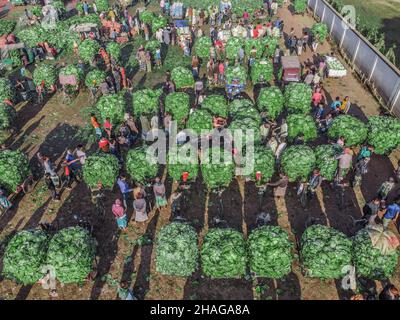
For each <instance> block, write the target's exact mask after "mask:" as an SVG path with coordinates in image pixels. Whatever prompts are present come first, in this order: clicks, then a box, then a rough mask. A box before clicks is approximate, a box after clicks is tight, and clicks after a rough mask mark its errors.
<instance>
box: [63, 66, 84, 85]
mask: <svg viewBox="0 0 400 320" xmlns="http://www.w3.org/2000/svg"><path fill="white" fill-rule="evenodd" d="M59 74H60V75H63V76H75V79H76V83H77V84H79V82H81V80H82V79H83V76H84V73H83V70H82V69H81V68H78V67H77V66H75V65H73V64H70V65H68V66H66V67H64V68H62V69H61V70H60V73H59Z"/></svg>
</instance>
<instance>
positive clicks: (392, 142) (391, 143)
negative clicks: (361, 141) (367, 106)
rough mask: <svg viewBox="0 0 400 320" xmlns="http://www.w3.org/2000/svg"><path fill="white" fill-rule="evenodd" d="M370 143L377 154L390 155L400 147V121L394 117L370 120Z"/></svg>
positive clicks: (379, 117) (374, 117)
mask: <svg viewBox="0 0 400 320" xmlns="http://www.w3.org/2000/svg"><path fill="white" fill-rule="evenodd" d="M368 143H369V144H370V145H371V146H373V147H374V148H375V153H377V154H382V155H383V154H388V153H390V152H391V151H393V150H394V149H396V148H397V147H398V146H399V145H400V120H399V119H397V118H394V117H383V116H372V117H369V118H368Z"/></svg>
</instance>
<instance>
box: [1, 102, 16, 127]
mask: <svg viewBox="0 0 400 320" xmlns="http://www.w3.org/2000/svg"><path fill="white" fill-rule="evenodd" d="M16 118H17V112H16V111H15V109H14V108H13V107H12V106H10V105H8V104H6V103H1V102H0V130H8V129H11V128H12V127H13V126H14V124H15V119H16Z"/></svg>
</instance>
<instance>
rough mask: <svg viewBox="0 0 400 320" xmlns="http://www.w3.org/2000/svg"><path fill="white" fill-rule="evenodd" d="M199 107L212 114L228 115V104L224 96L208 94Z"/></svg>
mask: <svg viewBox="0 0 400 320" xmlns="http://www.w3.org/2000/svg"><path fill="white" fill-rule="evenodd" d="M201 107H202V109H204V110H207V111H208V112H209V113H210V114H212V115H213V116H220V117H224V118H225V117H227V116H228V104H227V102H226V100H225V97H224V96H221V95H216V94H213V95H209V96H207V97H206V98H205V99H204V101H203V103H202V105H201Z"/></svg>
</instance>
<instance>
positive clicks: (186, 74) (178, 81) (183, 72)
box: [171, 67, 194, 89]
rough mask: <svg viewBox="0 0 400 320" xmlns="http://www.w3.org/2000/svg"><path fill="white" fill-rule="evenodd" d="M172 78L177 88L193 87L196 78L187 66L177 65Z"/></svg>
mask: <svg viewBox="0 0 400 320" xmlns="http://www.w3.org/2000/svg"><path fill="white" fill-rule="evenodd" d="M171 79H172V81H173V82H174V83H175V87H176V89H183V88H192V87H193V86H194V78H193V74H192V72H191V71H190V70H189V69H187V68H185V67H176V68H174V69H173V70H172V73H171Z"/></svg>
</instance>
